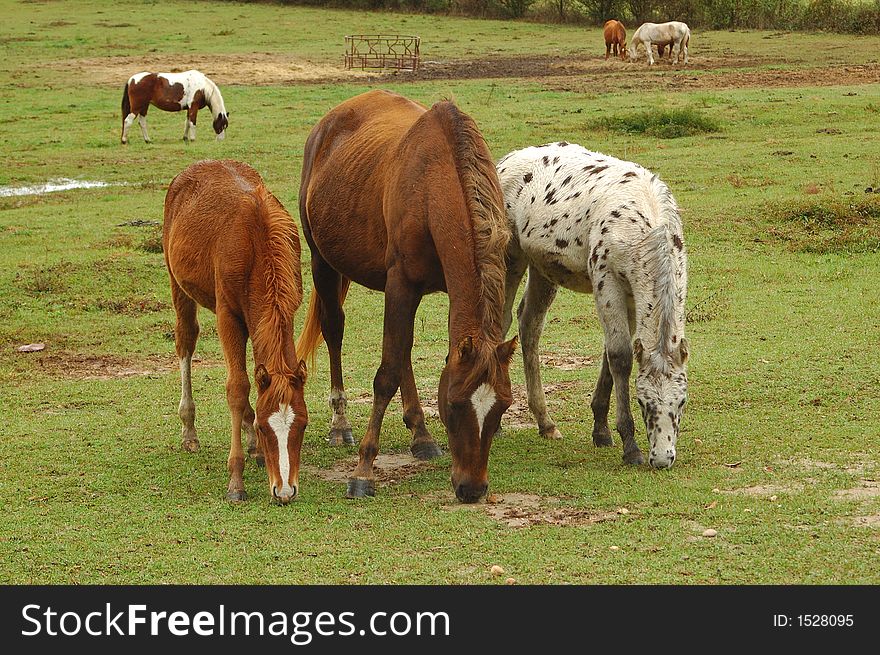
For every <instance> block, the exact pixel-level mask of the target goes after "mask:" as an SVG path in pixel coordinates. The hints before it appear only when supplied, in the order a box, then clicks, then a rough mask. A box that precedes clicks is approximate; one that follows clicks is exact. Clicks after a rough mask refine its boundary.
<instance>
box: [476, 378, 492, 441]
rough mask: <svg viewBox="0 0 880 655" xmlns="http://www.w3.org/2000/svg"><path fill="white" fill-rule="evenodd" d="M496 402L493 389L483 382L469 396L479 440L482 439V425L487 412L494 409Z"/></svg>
mask: <svg viewBox="0 0 880 655" xmlns="http://www.w3.org/2000/svg"><path fill="white" fill-rule="evenodd" d="M497 401H498V397H497V396H496V395H495V389H493V388H492V387H491V386H490V385H488V384H486V383H485V382H484V383H483V384H481V385H480V386H479V387H477V388H476V389H475V390H474V393H473V394H471V405H472V406H473V408H474V414H476V415H477V433H478V434H479V435H480V438H482V437H483V423H484V422H485V421H486V417H487V416H488V415H489V412H491V411H492V408H493V407H495V403H496V402H497Z"/></svg>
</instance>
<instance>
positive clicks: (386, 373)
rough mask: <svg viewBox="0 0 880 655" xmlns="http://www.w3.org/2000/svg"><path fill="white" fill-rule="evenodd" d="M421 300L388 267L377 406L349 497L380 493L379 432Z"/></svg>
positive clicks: (375, 391) (375, 382) (375, 383)
mask: <svg viewBox="0 0 880 655" xmlns="http://www.w3.org/2000/svg"><path fill="white" fill-rule="evenodd" d="M420 300H421V296H420V295H419V293H418V292H417V291H416V290H415V289H413V288H412V287H411V286H410V285H408V284H407V282H406V280H405V279H403V274H402V273H401V272H400V271H399V270H398V269H397V268H392V269H391V270H390V271H388V277H387V281H386V283H385V328H384V333H383V337H382V363H381V364H380V365H379V370H378V371H376V377H375V378H374V379H373V409H372V411H371V412H370V422H369V424H368V425H367V432H366V434H364V438H363V439H361V445H360V449H359V453H358V454H359V459H358V465H357V468H355V470H354V473H352V476H351V478H349V480H348V489H347V491H346V494H345V495H346V497H347V498H360V497H363V496H375V495H376V486H375V482H376V477H375V474H374V473H373V461H374V460H375V459H376V455H378V454H379V432H380V430H381V429H382V419H383V418H384V417H385V410H386V409H387V408H388V403H389V402H390V401H391V399H392V398H393V397H394V394H395V393H397V389H398V388H399V387H400V382H401V378H402V376H403V368H404V366H405V360H406V357H407V355H408V353H410V351H412V345H413V323H414V321H415V315H416V308H418V306H419V301H420Z"/></svg>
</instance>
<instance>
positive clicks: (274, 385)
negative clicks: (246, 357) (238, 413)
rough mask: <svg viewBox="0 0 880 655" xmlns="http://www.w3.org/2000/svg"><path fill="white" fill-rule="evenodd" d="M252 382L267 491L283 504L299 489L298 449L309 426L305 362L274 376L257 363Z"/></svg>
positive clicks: (258, 441)
mask: <svg viewBox="0 0 880 655" xmlns="http://www.w3.org/2000/svg"><path fill="white" fill-rule="evenodd" d="M254 381H255V382H256V383H257V407H256V421H255V427H256V429H257V443H258V445H259V447H260V450H262V452H263V457H264V458H265V461H266V472H267V473H268V474H269V491H270V492H271V494H272V498H274V499H275V501H276V502H277V503H280V504H282V505H286V504H287V503H288V502H290V501H291V500H292V499H294V498H295V497H296V495H297V493H298V492H299V465H300V451H301V449H302V442H303V435H304V434H305V430H306V426H307V425H308V413H307V411H306V410H305V401H304V399H303V387H304V385H305V381H306V370H305V363H304V362H302V361H301V362H300V363H299V368H298V369H297V370H296V371H294V372H292V373H275V374H274V375H272V374H270V373H269V371H268V370H267V369H266V367H265V366H264V365H263V364H258V365H257V369H256V371H255V373H254Z"/></svg>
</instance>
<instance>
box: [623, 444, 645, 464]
mask: <svg viewBox="0 0 880 655" xmlns="http://www.w3.org/2000/svg"><path fill="white" fill-rule="evenodd" d="M623 463H624V464H631V465H632V466H641V465H642V464H644V463H645V458H644V457H642V451H641V450H639V449H638V448H637V449H635V450H632V451H630V452H628V453H623Z"/></svg>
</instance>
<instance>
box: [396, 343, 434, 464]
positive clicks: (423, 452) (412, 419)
mask: <svg viewBox="0 0 880 655" xmlns="http://www.w3.org/2000/svg"><path fill="white" fill-rule="evenodd" d="M404 358H405V361H404V363H403V375H402V377H401V380H400V397H401V399H402V400H403V422H404V424H405V425H406V427H407V428H409V429H410V430H411V431H412V445H411V446H410V452H412V454H413V456H414V457H415V458H416V459H421V460H429V459H434V458H435V457H440V456H441V455H442V454H443V451H442V450H440V446H438V445H437V442H436V441H434V439H433V437H431V435H430V433H429V432H428V429H427V428H426V427H425V412H424V411H423V410H422V404H421V402H419V392H418V389H417V388H416V379H415V375H413V368H412V353H411V352H405V353H404Z"/></svg>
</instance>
